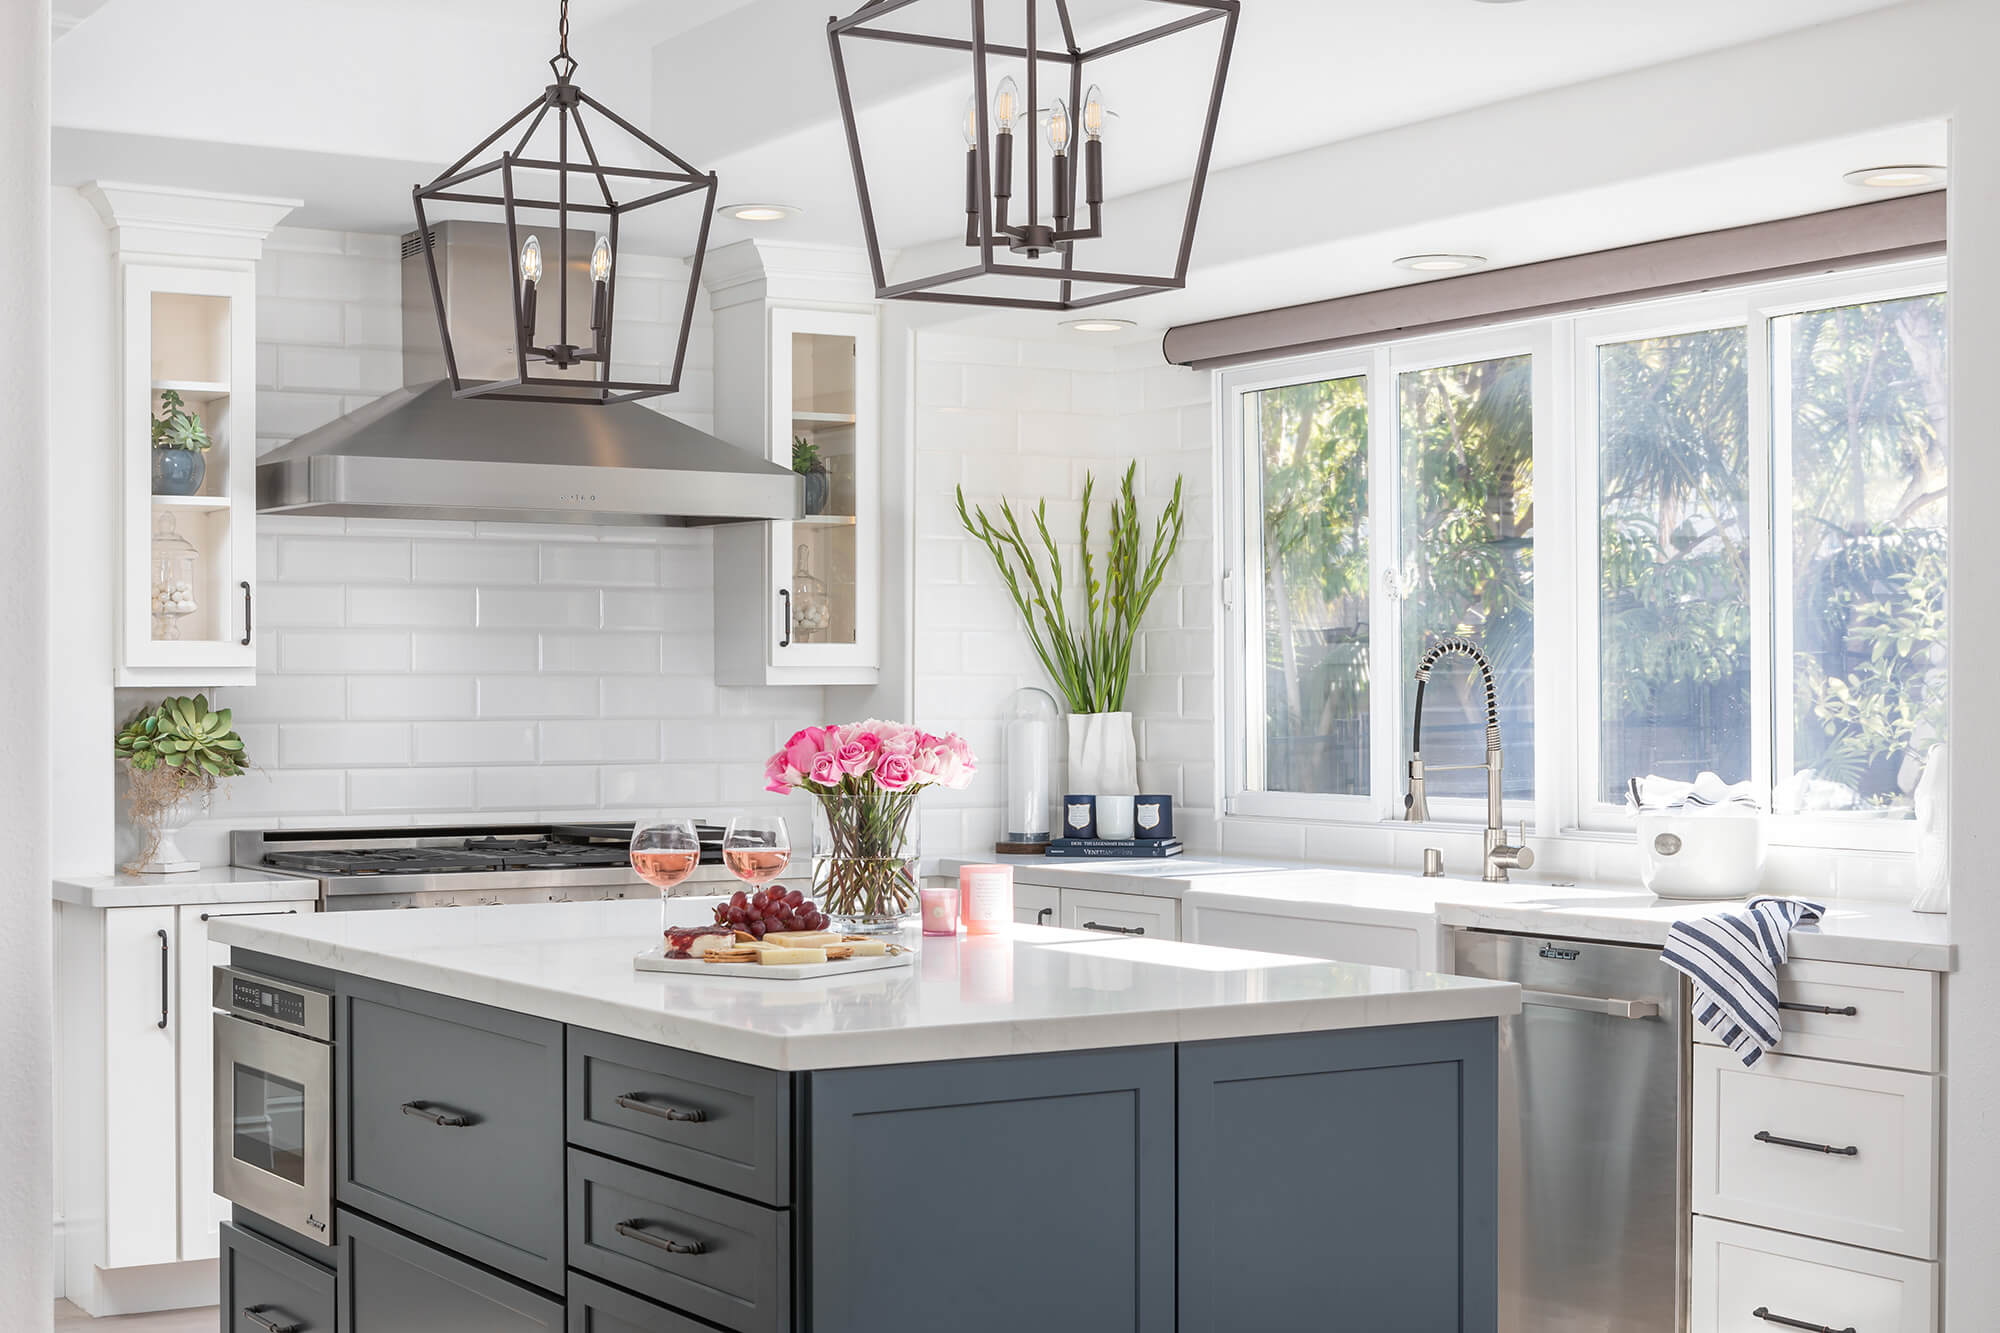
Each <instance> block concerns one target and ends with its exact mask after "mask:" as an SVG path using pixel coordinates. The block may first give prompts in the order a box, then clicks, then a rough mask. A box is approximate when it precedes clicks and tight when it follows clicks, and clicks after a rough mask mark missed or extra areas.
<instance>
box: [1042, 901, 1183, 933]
mask: <svg viewBox="0 0 2000 1333" xmlns="http://www.w3.org/2000/svg"><path fill="white" fill-rule="evenodd" d="M1062 923H1063V925H1065V926H1067V927H1068V928H1069V929H1071V930H1095V931H1102V932H1103V933H1105V934H1107V935H1134V936H1137V935H1143V936H1145V937H1146V938H1147V939H1149V940H1177V939H1179V938H1180V937H1181V905H1180V903H1178V902H1176V901H1175V900H1174V899H1172V898H1154V897H1150V896H1148V895H1146V894H1142V893H1098V892H1096V891H1095V890H1092V889H1064V890H1063V891H1062Z"/></svg>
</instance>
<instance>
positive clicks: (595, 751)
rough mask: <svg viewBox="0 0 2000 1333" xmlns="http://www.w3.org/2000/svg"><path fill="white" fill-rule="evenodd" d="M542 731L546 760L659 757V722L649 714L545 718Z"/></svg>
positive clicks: (573, 761)
mask: <svg viewBox="0 0 2000 1333" xmlns="http://www.w3.org/2000/svg"><path fill="white" fill-rule="evenodd" d="M541 733H542V735H541V755H542V762H543V763H545V764H591V763H648V762H652V761H654V760H657V759H659V758H660V757H661V756H660V724H659V723H657V722H655V721H653V720H652V719H650V718H646V719H626V720H614V721H591V722H544V723H542V724H541ZM675 757H676V758H682V757H688V758H694V757H700V758H706V757H707V756H705V755H704V756H680V755H677V756H675Z"/></svg>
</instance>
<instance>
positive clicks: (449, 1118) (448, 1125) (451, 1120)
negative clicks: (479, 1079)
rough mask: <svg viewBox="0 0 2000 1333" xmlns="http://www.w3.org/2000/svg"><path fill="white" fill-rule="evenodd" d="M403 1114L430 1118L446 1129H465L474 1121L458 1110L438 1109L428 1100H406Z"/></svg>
mask: <svg viewBox="0 0 2000 1333" xmlns="http://www.w3.org/2000/svg"><path fill="white" fill-rule="evenodd" d="M403 1114H404V1115H413V1116H416V1117H417V1118H418V1119H419V1120H428V1121H430V1122H431V1123H432V1124H433V1125H437V1126H440V1127H441V1128H444V1129H464V1128H465V1127H466V1126H468V1125H470V1124H471V1123H472V1120H471V1118H470V1117H468V1116H463V1115H460V1114H459V1113H458V1112H456V1111H436V1110H433V1109H431V1107H430V1105H429V1104H428V1103H426V1102H404V1103H403Z"/></svg>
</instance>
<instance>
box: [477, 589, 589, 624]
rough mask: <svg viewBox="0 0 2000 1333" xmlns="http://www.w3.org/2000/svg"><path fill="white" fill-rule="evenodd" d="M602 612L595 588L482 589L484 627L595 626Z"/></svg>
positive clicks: (480, 599)
mask: <svg viewBox="0 0 2000 1333" xmlns="http://www.w3.org/2000/svg"><path fill="white" fill-rule="evenodd" d="M601 615H602V612H601V609H600V607H599V604H598V593H597V591H596V590H595V589H577V590H574V591H571V590H569V589H559V588H481V589H480V590H479V625H480V627H481V628H482V629H484V628H499V629H565V628H570V629H583V628H588V629H595V628H596V627H597V624H598V621H599V619H600V618H601Z"/></svg>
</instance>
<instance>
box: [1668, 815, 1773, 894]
mask: <svg viewBox="0 0 2000 1333" xmlns="http://www.w3.org/2000/svg"><path fill="white" fill-rule="evenodd" d="M1638 825H1639V827H1638V838H1639V878H1640V880H1641V881H1642V882H1643V883H1644V884H1645V886H1646V888H1647V890H1648V891H1649V892H1652V893H1656V894H1658V895H1659V896H1660V897H1662V898H1747V897H1749V896H1750V895H1751V894H1753V893H1756V892H1758V891H1759V890H1760V889H1761V888H1762V887H1763V881H1764V816H1763V815H1762V814H1761V813H1758V812H1755V811H1750V810H1745V811H1743V812H1741V813H1737V812H1734V811H1721V810H1711V811H1706V812H1703V813H1700V814H1687V813H1684V812H1682V811H1679V810H1671V811H1647V812H1645V813H1642V814H1641V815H1640V816H1639V819H1638Z"/></svg>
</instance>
